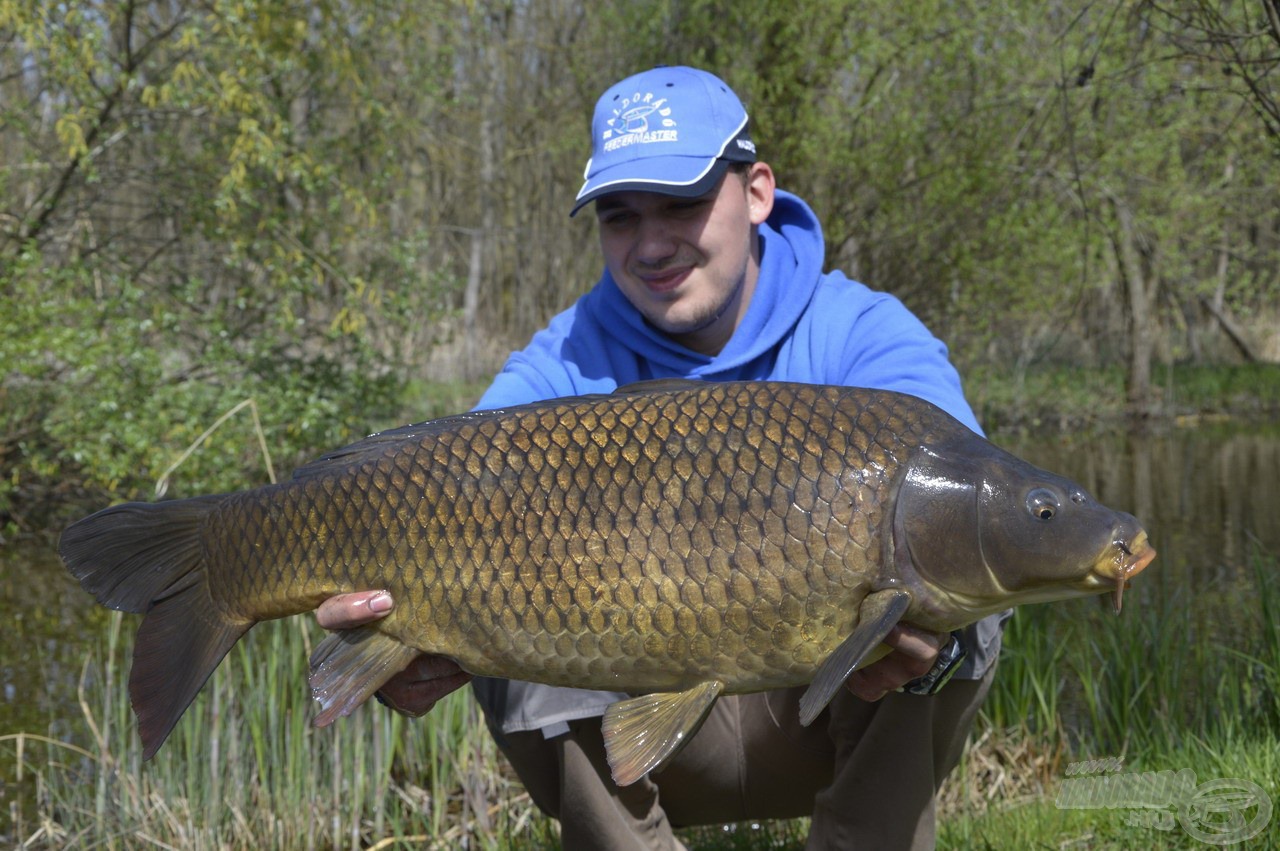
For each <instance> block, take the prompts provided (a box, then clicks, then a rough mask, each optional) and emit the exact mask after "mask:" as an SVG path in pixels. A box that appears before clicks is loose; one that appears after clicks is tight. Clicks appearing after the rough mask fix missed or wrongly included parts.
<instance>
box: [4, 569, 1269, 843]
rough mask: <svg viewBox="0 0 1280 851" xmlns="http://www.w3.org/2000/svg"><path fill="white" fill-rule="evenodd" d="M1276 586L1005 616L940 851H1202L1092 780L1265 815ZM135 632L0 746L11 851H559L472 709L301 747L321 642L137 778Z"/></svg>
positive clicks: (794, 832) (267, 649)
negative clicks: (57, 727) (1086, 763)
mask: <svg viewBox="0 0 1280 851" xmlns="http://www.w3.org/2000/svg"><path fill="white" fill-rule="evenodd" d="M1278 567H1280V565H1278V564H1277V560H1276V559H1275V558H1274V557H1269V556H1268V557H1264V556H1262V555H1258V556H1257V557H1255V559H1254V562H1253V570H1252V573H1251V574H1250V575H1249V576H1247V577H1246V579H1247V581H1246V582H1244V583H1242V584H1241V586H1240V587H1239V588H1238V589H1235V591H1234V592H1233V593H1230V594H1226V595H1224V596H1223V597H1222V598H1221V599H1220V600H1218V601H1217V603H1215V604H1213V605H1212V606H1209V607H1208V608H1207V609H1206V607H1205V606H1204V605H1203V604H1202V603H1201V602H1200V601H1196V600H1191V599H1187V598H1186V597H1185V596H1180V595H1178V594H1176V593H1162V592H1158V591H1155V590H1151V591H1150V592H1149V594H1148V598H1147V599H1138V598H1137V595H1136V594H1135V593H1133V592H1131V595H1130V597H1129V600H1128V603H1129V605H1128V606H1127V607H1126V611H1125V614H1124V616H1123V617H1120V618H1116V617H1114V615H1112V614H1111V613H1110V611H1109V610H1107V609H1104V608H1103V607H1102V606H1099V605H1096V602H1094V601H1080V602H1079V603H1077V604H1070V605H1055V606H1039V607H1027V608H1024V609H1021V610H1019V612H1018V614H1017V615H1016V616H1015V618H1014V619H1013V621H1012V622H1011V623H1010V625H1009V630H1008V634H1007V639H1006V643H1005V644H1006V646H1005V652H1004V654H1003V655H1002V658H1001V670H1000V673H999V675H998V677H997V679H996V684H995V686H994V688H993V690H992V693H991V697H990V698H989V700H988V703H987V705H986V707H985V708H984V711H983V714H982V717H981V719H980V721H979V724H978V728H977V731H976V739H975V741H974V743H973V745H972V747H971V748H970V750H969V752H968V754H967V755H966V757H965V759H964V761H963V763H962V765H961V767H960V768H959V769H958V770H957V772H956V774H955V775H954V776H953V777H952V778H951V779H950V780H949V782H948V784H947V786H946V788H945V789H944V793H943V798H942V802H941V809H942V812H943V819H942V823H941V827H940V835H939V842H940V846H941V847H952V848H1012V847H1019V848H1022V847H1091V848H1123V847H1134V846H1135V844H1136V845H1145V846H1148V847H1149V846H1151V845H1161V846H1164V847H1192V846H1193V845H1196V844H1198V840H1195V839H1193V838H1192V837H1191V836H1190V835H1189V834H1188V833H1187V832H1186V831H1184V830H1183V829H1182V828H1181V827H1180V826H1178V825H1176V824H1174V822H1171V821H1169V820H1170V819H1175V818H1176V810H1175V809H1167V810H1166V811H1164V812H1166V813H1167V814H1166V815H1164V816H1161V812H1162V811H1160V810H1134V809H1116V808H1112V809H1106V808H1094V809H1062V808H1060V807H1058V806H1057V805H1056V803H1055V793H1056V790H1057V789H1059V788H1061V787H1060V784H1061V783H1062V781H1063V778H1064V777H1065V776H1066V774H1067V772H1068V771H1069V770H1070V766H1071V765H1072V763H1073V762H1078V761H1080V760H1085V759H1101V758H1114V759H1116V760H1119V761H1122V762H1123V771H1124V772H1153V771H1178V770H1182V769H1190V770H1192V771H1194V772H1195V776H1196V778H1197V779H1198V782H1199V783H1201V784H1203V783H1206V782H1208V781H1210V780H1215V779H1232V778H1236V779H1240V780H1247V781H1249V782H1253V783H1257V784H1259V785H1260V786H1261V787H1262V788H1263V789H1264V791H1265V793H1266V794H1267V795H1268V796H1270V798H1271V800H1272V801H1275V802H1277V803H1280V785H1278V782H1280V736H1277V733H1280V570H1278V569H1277V568H1278ZM1148 584H1150V585H1154V583H1148ZM1137 590H1138V589H1134V592H1136V591H1137ZM1144 590H1145V589H1144ZM1202 609H1203V610H1202ZM1223 624H1226V626H1224V625H1223ZM132 632H133V629H132V620H131V619H127V618H125V617H124V616H121V615H113V616H112V617H111V619H110V621H109V624H108V626H107V627H106V629H105V632H104V635H103V641H102V645H101V647H100V648H99V649H98V650H97V651H96V652H95V653H94V654H93V656H92V657H91V658H90V659H88V660H87V661H86V666H85V674H84V677H83V678H82V683H81V689H80V695H79V702H80V709H81V714H82V717H83V722H84V724H83V739H82V740H74V741H56V740H54V739H52V738H44V737H41V736H37V735H25V736H9V737H6V738H5V740H4V741H0V755H4V756H6V757H8V756H13V757H14V758H15V762H16V763H17V766H18V782H19V784H20V785H24V788H28V789H30V790H31V792H32V795H31V798H32V800H31V801H30V805H31V806H30V807H29V808H17V809H11V816H13V817H14V818H16V819H17V823H16V824H15V832H14V834H13V835H14V836H17V837H19V838H20V839H21V841H22V843H23V844H22V846H21V847H24V848H32V849H44V848H66V847H76V848H106V849H114V848H121V849H128V848H142V847H146V848H182V849H196V850H197V851H199V849H213V848H218V849H249V848H261V847H276V848H305V849H342V848H353V849H354V848H388V847H397V848H452V847H459V846H461V845H463V844H465V845H466V846H467V847H472V848H485V849H488V848H493V849H511V848H519V849H524V848H554V847H556V844H557V841H556V837H557V833H556V827H555V825H554V823H553V822H551V821H550V820H548V819H546V818H545V817H543V816H542V815H541V814H540V813H539V812H538V811H537V810H536V808H535V807H534V806H533V805H532V803H531V802H530V801H529V798H528V796H527V795H526V794H525V793H524V792H523V790H522V789H521V788H520V786H519V784H518V782H517V781H515V779H514V778H513V777H512V776H511V774H510V773H509V770H507V769H506V766H505V763H504V762H503V761H502V759H501V757H500V755H499V754H498V753H497V751H496V748H495V746H494V745H493V742H492V740H491V739H490V737H489V736H488V734H487V732H485V730H484V725H483V722H482V721H481V720H480V718H479V716H478V712H477V710H476V709H475V706H474V704H473V703H472V701H471V700H470V698H469V696H468V695H466V694H465V693H464V694H456V695H453V696H451V697H450V698H449V699H447V700H446V701H444V702H442V703H441V704H440V705H439V706H438V707H437V708H436V709H435V710H434V711H433V712H432V713H431V714H430V715H429V716H428V717H427V718H425V719H423V720H421V721H407V720H405V719H403V718H401V717H399V716H397V715H395V714H393V713H390V712H388V711H386V710H384V709H383V708H382V707H379V706H376V705H374V706H367V707H363V708H361V709H360V710H359V711H357V713H356V714H355V715H353V716H352V717H351V718H348V719H344V720H342V721H340V722H338V723H337V724H336V725H335V726H334V727H331V728H329V729H325V730H314V729H312V728H311V727H310V725H309V720H308V719H309V715H310V712H311V707H310V705H309V704H310V701H309V698H308V695H307V694H306V688H305V686H304V683H305V679H306V661H305V660H306V659H307V657H308V655H309V652H310V649H311V645H312V643H313V642H314V641H315V640H316V639H317V638H318V637H319V634H320V633H319V630H318V628H317V627H316V626H315V625H314V623H312V622H311V621H310V619H308V618H292V619H289V620H286V621H277V622H272V623H268V624H262V625H259V626H258V627H256V628H255V629H254V630H253V631H252V632H251V633H250V635H249V636H248V637H246V639H245V640H243V641H242V642H241V643H240V644H239V645H237V647H236V648H235V649H234V650H233V651H232V653H231V654H230V656H229V657H228V660H227V662H225V663H224V664H223V666H222V667H220V668H219V670H218V671H217V673H215V675H214V677H213V679H212V681H211V682H210V684H209V685H208V686H207V687H206V689H205V692H204V693H203V694H202V695H201V697H200V698H198V699H197V701H196V703H195V704H194V705H193V707H192V708H191V710H189V711H188V713H187V715H186V717H184V718H183V720H182V721H181V722H180V723H179V725H178V728H177V729H176V730H175V732H174V735H173V736H172V737H171V739H170V741H169V742H168V743H167V744H166V745H165V747H164V748H163V749H162V750H161V752H160V753H159V754H158V755H157V756H156V758H155V759H154V760H153V761H151V762H150V763H147V764H143V763H142V762H141V754H140V750H141V748H140V744H139V742H138V740H137V737H136V734H135V733H134V730H133V718H132V715H131V711H130V709H129V707H128V700H127V697H126V695H125V680H126V676H127V659H128V658H129V653H130V646H129V645H130V636H131V635H132ZM4 750H8V751H9V753H8V754H4ZM1160 818H1164V819H1165V821H1166V822H1167V823H1168V824H1166V827H1169V825H1173V828H1172V829H1162V828H1161V827H1160V826H1158V825H1156V821H1157V820H1158V819H1160ZM1143 819H1146V820H1147V821H1145V822H1144V821H1142V820H1143ZM1153 825H1156V826H1153ZM804 827H805V823H804V821H803V820H801V821H798V822H772V823H769V822H766V823H763V824H755V825H752V824H743V825H734V826H730V827H728V828H701V829H697V830H689V831H684V832H683V833H682V837H683V838H684V840H685V842H686V844H688V845H689V847H690V848H693V849H698V851H721V849H723V850H724V851H733V850H734V849H754V851H761V849H786V848H799V847H801V846H802V844H803V837H804ZM1268 830H1270V831H1271V833H1270V834H1265V835H1266V836H1269V837H1270V838H1271V839H1276V840H1280V834H1277V833H1276V831H1277V830H1280V819H1276V824H1272V825H1270V826H1269V827H1268ZM1272 844H1273V845H1274V844H1275V843H1274V842H1273V843H1272Z"/></svg>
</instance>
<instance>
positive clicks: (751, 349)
mask: <svg viewBox="0 0 1280 851" xmlns="http://www.w3.org/2000/svg"><path fill="white" fill-rule="evenodd" d="M592 144H593V151H592V157H591V160H590V161H589V162H588V164H587V169H586V180H585V182H584V184H583V186H582V189H581V191H580V192H579V193H578V198H577V203H576V204H575V206H574V208H573V210H572V212H571V215H572V214H573V213H577V212H578V211H579V210H580V209H581V208H582V207H583V206H585V205H587V204H589V203H592V202H594V204H595V213H596V220H597V224H598V227H599V236H600V248H601V253H602V255H603V257H604V266H605V270H604V273H603V275H602V276H601V278H600V280H599V282H598V283H597V284H596V285H595V286H594V287H593V288H592V289H591V291H590V292H588V293H587V294H586V295H585V296H583V297H582V298H581V299H579V300H578V302H577V303H576V304H575V305H573V307H571V308H570V309H569V310H567V311H565V312H564V313H561V314H560V315H559V316H556V317H555V318H554V319H552V321H551V323H550V324H549V325H548V327H547V328H546V329H544V330H543V331H541V332H539V333H538V334H537V335H535V336H534V338H533V339H532V341H531V342H530V343H529V345H528V346H527V347H526V348H525V349H524V350H522V351H519V352H515V353H514V354H512V355H511V357H510V358H509V359H508V361H507V363H506V365H505V366H504V367H503V370H502V372H501V373H499V375H498V376H497V377H496V378H495V379H494V382H493V384H492V385H491V386H490V388H489V389H488V391H487V392H486V393H485V394H484V396H483V397H482V398H481V400H480V402H479V404H478V406H477V407H478V408H497V407H505V406H510V405H516V404H521V403H524V402H531V401H537V400H540V399H548V398H553V397H557V396H567V395H575V394H581V393H599V392H609V391H612V390H613V389H615V388H616V387H618V386H619V385H622V384H627V383H630V382H633V381H639V380H643V379H649V378H664V377H681V378H695V379H702V380H707V381H728V380H740V379H753V380H764V379H772V380H783V381H802V382H810V383H817V384H844V385H854V386H869V387H880V388H887V389H892V390H899V391H903V392H907V393H912V394H914V395H917V396H920V397H923V398H925V399H927V400H929V401H931V402H933V403H934V404H937V405H939V406H941V407H942V408H944V409H946V410H947V411H949V412H950V413H952V414H953V415H954V416H956V417H958V418H959V419H960V420H962V421H963V422H965V423H967V424H968V425H969V426H970V427H972V428H974V429H975V430H976V429H977V428H978V426H977V423H976V422H975V420H974V417H973V413H972V412H971V411H970V409H969V407H968V405H967V403H966V402H965V400H964V396H963V394H962V392H961V390H960V382H959V379H958V377H957V375H956V372H955V370H954V369H953V368H952V367H951V365H950V363H949V362H948V361H947V355H946V348H945V347H944V346H943V344H942V343H941V342H939V341H938V340H937V339H935V338H934V337H933V336H932V335H931V334H930V333H929V332H928V331H927V330H926V329H925V327H924V326H923V325H922V324H921V323H920V322H919V321H918V320H917V319H916V318H915V317H914V316H912V315H911V313H910V312H908V311H907V309H906V308H905V307H903V305H902V304H901V303H900V302H898V301H897V300H896V299H894V298H892V297H891V296H888V295H885V294H882V293H875V292H872V291H871V290H869V289H867V288H866V287H864V286H862V285H861V284H858V283H856V282H853V281H851V280H849V279H848V278H846V277H845V276H844V275H842V274H840V273H838V272H832V273H829V274H823V271H822V267H823V261H824V248H823V241H822V232H821V229H820V227H819V224H818V221H817V219H816V218H815V217H814V215H813V213H812V212H811V211H810V210H809V208H808V207H807V206H806V205H805V204H804V202H803V201H801V200H800V199H799V198H796V197H795V196H793V195H790V194H788V193H786V192H783V191H781V190H778V189H777V188H776V187H775V183H774V175H773V171H772V170H771V169H770V168H769V166H768V165H767V164H765V163H763V162H759V161H757V160H756V156H755V146H754V145H753V144H752V142H751V139H750V136H749V135H748V131H747V114H746V112H745V110H744V109H743V107H742V104H741V103H740V102H739V100H738V98H737V96H736V95H734V93H733V92H732V91H731V90H730V89H729V88H728V86H726V85H725V84H724V83H723V82H722V81H721V80H719V79H718V78H717V77H715V76H713V75H711V74H708V73H706V72H703V71H699V70H695V69H692V68H679V67H659V68H655V69H653V70H651V71H646V72H644V73H641V74H638V75H636V76H633V77H630V78H628V79H626V80H623V81H622V82H620V83H618V84H617V85H615V86H613V87H612V88H610V89H609V90H608V91H606V92H605V93H604V95H603V96H602V97H601V98H600V101H599V102H598V104H597V106H596V111H595V117H594V120H593V122H592ZM391 605H392V601H391V600H390V599H389V597H388V596H387V595H386V594H385V593H376V592H367V593H357V594H348V595H342V596H340V597H336V598H334V599H332V600H330V601H328V602H326V603H325V604H324V605H323V606H322V607H321V609H320V611H319V612H318V617H319V619H320V622H321V624H322V625H324V626H326V627H328V628H342V627H347V626H352V625H356V624H359V623H364V622H367V621H369V620H371V619H374V618H376V617H379V616H381V615H382V614H384V613H385V612H386V611H388V610H389V608H390V606H391ZM999 637H1000V621H999V618H990V619H988V620H986V621H983V622H981V623H980V624H976V625H975V626H974V627H970V628H969V629H968V630H965V631H964V633H963V635H960V636H956V637H953V636H945V635H936V634H933V633H928V632H924V631H921V630H916V629H912V628H911V627H909V626H903V627H900V628H898V629H896V630H895V631H894V633H893V634H892V635H891V637H890V639H889V640H888V641H887V642H886V643H888V644H890V645H891V646H892V647H893V652H892V653H891V654H890V655H888V656H886V657H885V658H884V659H882V660H881V661H879V662H877V663H876V664H873V665H870V666H868V667H867V668H866V669H864V670H861V671H858V672H855V673H854V675H853V676H852V677H851V678H850V680H849V682H848V693H845V694H841V695H838V696H837V697H836V699H835V700H833V701H832V703H831V705H830V706H829V707H828V709H827V710H826V711H824V713H823V714H822V715H821V716H820V717H819V718H818V720H816V721H815V722H814V723H813V724H812V725H811V726H810V727H807V728H805V727H801V726H800V725H799V721H798V714H799V712H798V701H799V697H800V695H801V694H802V693H803V691H804V689H803V688H797V689H789V690H782V691H776V692H767V693H763V694H753V695H742V696H734V697H722V698H721V699H720V700H719V701H718V702H717V704H716V706H715V707H714V709H713V711H712V714H711V715H710V717H709V718H708V720H707V722H706V723H705V724H704V725H703V727H702V728H701V729H700V730H699V732H698V733H697V734H696V735H695V736H694V737H693V739H692V740H691V742H690V743H689V745H688V746H687V747H685V749H684V750H682V751H681V752H680V753H679V755H678V756H677V757H676V758H675V759H674V760H673V761H672V762H671V763H670V764H669V765H668V766H666V767H665V768H663V769H662V770H661V771H658V772H655V773H654V774H653V775H651V776H649V777H646V778H644V779H642V780H641V781H639V782H637V783H635V784H633V785H631V786H627V787H624V788H619V787H617V786H616V785H614V784H613V782H612V780H611V778H610V774H609V770H608V768H607V765H606V764H605V761H604V748H603V744H602V742H601V734H600V716H601V715H602V713H603V712H604V709H605V707H606V706H607V705H609V704H610V703H611V702H613V701H615V700H618V699H620V695H616V694H609V693H603V692H594V691H582V690H577V689H564V688H553V687H550V686H544V685H539V684H531V683H520V682H514V681H505V680H503V681H499V680H477V681H476V682H475V683H474V688H475V693H476V697H477V698H478V699H479V701H480V704H481V706H482V707H483V708H484V711H485V717H486V719H487V720H488V723H489V727H490V729H491V731H492V732H493V734H494V736H495V738H496V740H497V742H498V744H499V746H500V747H501V749H502V751H503V752H504V753H505V754H506V755H507V757H508V758H509V759H510V761H511V763H512V764H513V765H514V766H515V768H516V771H517V772H518V773H519V775H520V778H521V780H522V781H523V782H524V784H525V786H526V787H527V788H528V790H529V792H530V795H531V796H532V798H533V800H534V801H535V802H536V803H537V804H538V806H539V807H541V808H542V809H543V810H544V811H546V812H547V813H549V814H550V815H552V816H554V817H556V818H558V819H559V820H560V822H561V826H562V839H563V843H564V847H565V848H569V849H574V848H583V849H605V848H655V849H657V848H679V847H680V845H679V842H678V841H677V840H676V839H675V838H674V837H673V835H672V832H671V830H672V825H676V826H681V825H689V824H709V823H718V822H724V821H737V820H743V819H750V818H770V817H791V816H805V815H808V816H812V819H813V820H812V827H811V832H810V838H809V845H810V847H814V848H819V847H820V848H855V847H865V848H873V847H874V848H896V847H901V848H906V847H931V846H932V845H933V842H934V809H933V806H934V805H933V800H934V793H935V792H936V790H937V787H938V785H939V784H940V783H941V782H942V780H943V778H944V777H945V776H946V775H947V773H948V772H949V771H950V770H951V769H952V768H953V767H954V765H955V764H956V762H957V761H958V759H959V757H960V753H961V750H962V748H963V744H964V739H965V737H966V735H967V733H968V731H969V728H970V726H971V723H972V720H973V717H974V715H975V714H976V712H977V709H978V707H979V706H980V704H981V702H982V699H983V698H984V697H985V694H986V691H987V688H988V687H989V685H990V680H991V676H992V675H993V673H994V663H995V659H996V655H997V654H998V651H999ZM961 647H962V648H963V653H967V658H964V661H963V662H962V663H958V662H959V659H960V657H961V655H962V652H961V651H960V650H959V649H958V648H961ZM940 650H943V651H945V652H940ZM957 663H958V664H957ZM953 669H954V670H956V677H955V679H954V680H953V681H952V682H951V683H950V684H949V685H947V687H946V688H945V689H940V688H939V687H938V685H939V682H940V681H945V678H944V676H943V675H944V674H946V673H950V672H951V671H952V670H953ZM468 679H470V678H469V676H468V675H467V674H465V673H463V672H461V671H460V670H459V669H458V668H457V667H456V666H455V665H454V664H453V663H452V662H450V661H449V660H447V659H442V658H440V657H431V656H423V657H420V658H419V660H418V661H417V662H415V663H414V664H412V665H410V666H409V668H408V669H407V670H406V671H404V672H402V673H401V674H400V675H398V676H397V677H396V678H394V679H393V680H392V681H390V682H388V683H387V684H386V686H385V687H384V688H383V690H382V692H381V693H380V699H381V700H383V702H385V703H388V704H389V705H391V706H392V707H394V708H396V709H398V710H399V711H402V712H405V713H406V714H411V715H420V714H423V713H425V712H426V711H428V710H429V709H430V708H431V706H432V705H433V704H434V702H435V701H436V700H437V699H439V697H441V696H443V695H444V694H447V693H448V692H449V691H452V690H453V689H455V688H457V687H459V686H460V685H462V684H463V683H465V682H466V681H467V680H468ZM904 686H905V687H907V688H906V690H905V691H904V690H902V689H903V687H904Z"/></svg>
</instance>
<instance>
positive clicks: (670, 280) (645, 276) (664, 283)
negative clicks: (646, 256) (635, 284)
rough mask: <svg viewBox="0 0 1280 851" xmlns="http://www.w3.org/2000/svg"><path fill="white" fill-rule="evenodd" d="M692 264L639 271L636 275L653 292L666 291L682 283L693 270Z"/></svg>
mask: <svg viewBox="0 0 1280 851" xmlns="http://www.w3.org/2000/svg"><path fill="white" fill-rule="evenodd" d="M693 268H694V267H692V266H678V267H673V268H669V269H663V270H662V271H658V272H653V271H649V272H640V273H637V274H636V277H637V278H639V279H640V281H641V283H643V284H644V285H645V288H646V289H648V290H649V291H650V292H653V293H667V292H671V291H672V290H674V289H675V288H676V287H678V286H680V285H681V284H682V283H684V281H685V279H686V278H688V277H689V275H690V274H691V273H692V272H693Z"/></svg>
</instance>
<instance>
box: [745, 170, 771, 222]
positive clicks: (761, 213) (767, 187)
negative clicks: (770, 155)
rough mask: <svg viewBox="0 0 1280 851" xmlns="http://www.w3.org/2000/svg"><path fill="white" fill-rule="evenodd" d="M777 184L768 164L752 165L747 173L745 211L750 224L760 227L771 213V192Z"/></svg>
mask: <svg viewBox="0 0 1280 851" xmlns="http://www.w3.org/2000/svg"><path fill="white" fill-rule="evenodd" d="M776 188H777V183H776V181H775V180H774V177H773V169H772V168H770V167H769V164H768V163H759V162H757V163H752V164H751V169H750V170H749V171H748V172H747V209H748V211H749V213H750V215H751V224H753V225H762V224H764V221H765V219H767V218H769V214H770V213H771V212H773V192H774V190H775V189H776Z"/></svg>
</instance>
